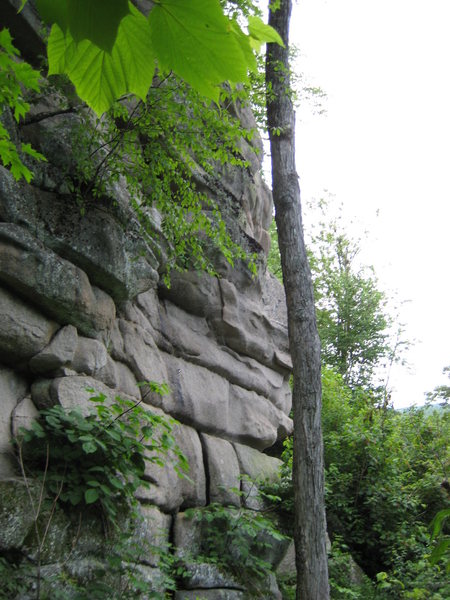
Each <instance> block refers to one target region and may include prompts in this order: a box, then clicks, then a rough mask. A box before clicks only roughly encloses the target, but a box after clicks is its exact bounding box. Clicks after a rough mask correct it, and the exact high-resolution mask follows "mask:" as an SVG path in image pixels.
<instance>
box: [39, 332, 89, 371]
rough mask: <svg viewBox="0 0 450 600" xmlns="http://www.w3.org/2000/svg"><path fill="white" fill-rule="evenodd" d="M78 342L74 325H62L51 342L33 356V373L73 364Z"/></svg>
mask: <svg viewBox="0 0 450 600" xmlns="http://www.w3.org/2000/svg"><path fill="white" fill-rule="evenodd" d="M77 342H78V333H77V330H76V328H75V327H74V326H73V325H66V326H65V327H62V328H61V329H60V330H59V331H58V332H57V334H56V335H55V336H54V337H53V339H52V340H51V342H50V344H48V346H46V347H45V348H44V349H43V350H41V351H40V352H39V353H38V354H36V355H35V356H33V358H32V359H31V360H30V369H31V370H32V371H33V373H49V372H51V371H55V370H56V369H58V368H60V367H64V366H68V365H71V364H72V362H73V358H74V354H75V350H76V347H77Z"/></svg>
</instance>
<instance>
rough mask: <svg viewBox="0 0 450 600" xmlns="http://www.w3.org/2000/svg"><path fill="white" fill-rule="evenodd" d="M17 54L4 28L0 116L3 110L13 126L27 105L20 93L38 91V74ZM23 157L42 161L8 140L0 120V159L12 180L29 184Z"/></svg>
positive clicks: (27, 146)
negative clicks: (6, 112)
mask: <svg viewBox="0 0 450 600" xmlns="http://www.w3.org/2000/svg"><path fill="white" fill-rule="evenodd" d="M19 56H20V53H19V51H18V50H17V48H16V47H15V46H14V44H13V40H12V38H11V34H10V33H9V31H8V30H7V29H3V30H1V31H0V117H1V116H2V112H3V111H4V109H5V108H6V107H8V108H9V109H10V110H11V113H12V115H13V117H14V119H15V121H16V122H17V123H19V122H20V120H21V119H22V118H23V117H24V116H25V115H26V114H27V112H28V111H29V109H30V105H29V104H28V102H27V101H26V100H25V98H24V93H26V92H27V91H30V90H33V91H35V92H39V89H40V88H39V79H40V74H39V72H38V71H36V70H34V69H33V68H32V67H31V66H30V65H29V64H27V63H26V62H21V61H20V60H18V57H19ZM24 154H27V155H28V156H32V157H33V158H34V159H37V160H45V159H44V157H43V156H42V154H40V153H39V152H36V150H34V149H33V148H32V147H31V146H30V144H24V143H21V144H20V146H19V147H18V146H17V144H16V143H15V140H12V139H11V135H10V133H9V131H8V130H7V129H6V127H5V124H4V123H2V122H1V120H0V160H1V162H2V163H3V164H4V165H5V166H6V167H8V168H9V169H10V170H11V173H12V174H13V175H14V177H15V178H16V179H20V178H22V177H23V178H24V179H26V181H28V182H30V181H31V179H32V178H33V173H32V172H31V171H30V169H29V168H28V167H27V166H26V165H24V163H23V162H22V158H21V155H22V156H23V155H24Z"/></svg>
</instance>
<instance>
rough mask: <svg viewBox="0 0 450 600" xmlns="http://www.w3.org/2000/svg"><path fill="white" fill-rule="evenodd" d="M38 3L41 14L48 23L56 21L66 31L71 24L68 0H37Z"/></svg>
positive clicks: (51, 23)
mask: <svg viewBox="0 0 450 600" xmlns="http://www.w3.org/2000/svg"><path fill="white" fill-rule="evenodd" d="M36 5H37V9H38V11H39V14H40V15H41V17H42V19H43V20H44V21H45V22H46V23H47V24H48V25H53V24H54V23H56V24H57V25H58V26H59V27H60V28H61V29H62V30H63V31H66V29H67V27H68V24H69V4H68V0H57V1H56V2H55V0H37V3H36Z"/></svg>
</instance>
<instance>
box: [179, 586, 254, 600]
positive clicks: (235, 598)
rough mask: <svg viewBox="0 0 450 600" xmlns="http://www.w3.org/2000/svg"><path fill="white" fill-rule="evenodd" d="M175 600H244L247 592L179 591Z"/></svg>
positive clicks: (215, 590)
mask: <svg viewBox="0 0 450 600" xmlns="http://www.w3.org/2000/svg"><path fill="white" fill-rule="evenodd" d="M174 598H175V600H244V598H246V595H245V592H243V591H241V590H230V589H222V590H221V589H213V590H204V589H202V588H200V589H198V590H177V591H176V592H175V596H174Z"/></svg>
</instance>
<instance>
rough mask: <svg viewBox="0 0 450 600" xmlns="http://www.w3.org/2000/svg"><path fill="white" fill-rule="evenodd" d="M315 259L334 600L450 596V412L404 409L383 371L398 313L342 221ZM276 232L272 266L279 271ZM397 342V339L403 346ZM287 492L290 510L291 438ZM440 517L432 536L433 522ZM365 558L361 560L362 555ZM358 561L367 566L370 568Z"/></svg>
mask: <svg viewBox="0 0 450 600" xmlns="http://www.w3.org/2000/svg"><path fill="white" fill-rule="evenodd" d="M311 238H312V242H311V246H310V256H311V259H312V268H313V275H314V276H315V287H316V297H317V301H318V310H317V312H318V322H319V333H320V335H321V338H322V343H323V347H324V367H323V373H322V388H323V413H322V415H323V417H322V419H323V431H324V446H325V469H326V472H325V484H326V508H327V522H328V532H329V535H330V538H331V542H332V550H331V554H330V559H329V569H330V584H331V589H332V598H336V599H338V598H339V599H340V598H343V599H344V598H346V599H347V598H348V599H350V598H360V599H361V600H363V599H364V600H366V599H371V598H373V599H385V598H386V599H387V598H415V599H417V600H420V599H425V598H433V600H443V599H444V598H447V597H448V596H449V594H450V588H449V586H448V580H447V574H446V568H447V561H448V554H447V555H446V552H448V541H447V540H448V537H447V536H448V532H447V530H446V529H445V528H446V525H445V522H446V521H445V519H446V515H447V512H448V506H449V494H448V489H449V484H448V468H449V461H450V456H449V451H448V439H449V436H450V421H449V416H450V415H449V411H448V404H447V400H448V396H447V386H440V387H439V388H437V389H436V390H435V392H433V393H432V394H430V395H429V398H430V400H434V401H436V400H440V401H441V405H440V406H439V407H438V408H437V409H436V405H433V406H434V408H433V406H430V407H423V408H416V409H409V410H406V411H401V412H399V411H396V410H394V409H393V408H392V407H391V406H390V403H389V395H388V390H387V391H385V390H381V391H380V387H379V386H378V385H377V379H376V378H375V377H374V375H375V374H376V371H377V369H379V368H380V367H382V368H383V367H385V364H386V363H385V361H386V360H387V362H389V361H390V360H392V358H391V356H392V353H393V352H394V351H395V350H396V348H395V344H392V342H391V338H390V337H389V325H390V323H391V318H390V316H389V314H388V312H387V308H386V305H385V302H384V298H385V297H384V294H383V293H382V292H380V291H379V289H378V284H377V281H376V278H375V276H374V274H373V272H372V271H371V270H367V269H364V268H363V267H358V266H355V261H354V260H353V258H354V257H355V256H356V254H357V251H358V245H357V244H356V243H355V242H353V241H351V240H349V238H348V237H347V236H346V235H345V234H344V233H342V231H338V230H337V228H336V226H335V223H332V224H331V227H330V228H328V229H327V228H323V227H321V230H320V233H319V235H317V236H311ZM277 262H278V257H277V252H276V240H275V246H274V250H273V251H272V254H271V256H270V257H269V267H270V268H271V269H272V270H273V271H274V272H275V273H276V274H278V275H279V271H278V270H277V267H278V264H277ZM397 350H398V348H397ZM283 460H284V467H283V469H282V482H281V484H280V486H278V487H277V488H276V489H275V492H276V493H277V494H278V495H280V496H281V497H282V499H283V503H282V510H283V513H284V514H285V517H286V518H285V521H286V522H287V523H289V521H290V520H291V516H290V515H291V513H292V509H293V506H292V503H293V495H292V481H291V466H292V440H290V439H289V440H287V441H286V444H285V451H284V454H283ZM436 514H438V515H440V517H439V518H438V519H437V520H436V519H435V521H434V523H435V527H434V534H435V536H434V537H435V538H436V539H437V541H434V540H432V539H431V533H432V531H431V528H430V524H431V522H432V521H433V519H434V518H435V515H436ZM354 561H356V563H355V562H354ZM361 568H362V569H363V570H362V571H361Z"/></svg>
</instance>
